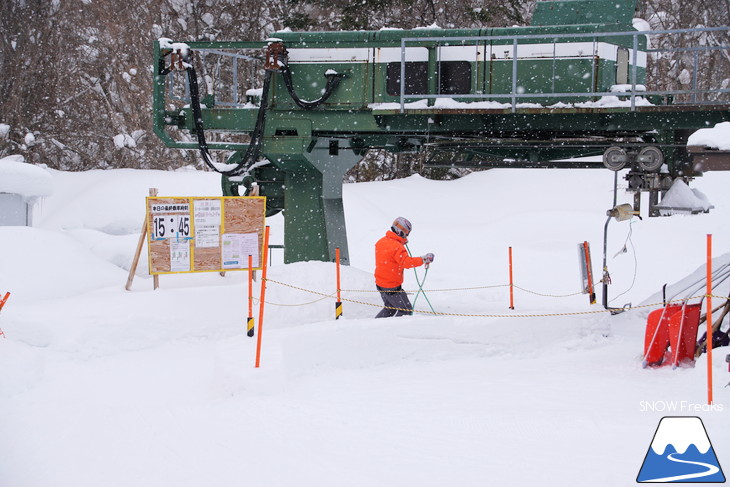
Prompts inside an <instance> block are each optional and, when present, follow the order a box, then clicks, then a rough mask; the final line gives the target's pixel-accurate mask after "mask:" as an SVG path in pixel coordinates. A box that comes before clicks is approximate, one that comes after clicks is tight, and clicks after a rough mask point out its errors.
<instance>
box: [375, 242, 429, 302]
mask: <svg viewBox="0 0 730 487" xmlns="http://www.w3.org/2000/svg"><path fill="white" fill-rule="evenodd" d="M406 242H408V240H407V239H405V238H403V237H399V236H398V235H396V234H395V233H393V232H391V231H390V230H389V231H388V232H386V234H385V237H383V238H381V239H380V240H378V242H377V243H376V244H375V284H376V285H378V286H380V287H385V288H394V287H398V286H400V285H401V284H403V269H410V268H412V267H418V266H420V265H422V264H423V259H421V258H420V257H410V256H409V255H408V251H406V248H405V244H406Z"/></svg>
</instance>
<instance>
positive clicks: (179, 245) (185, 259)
mask: <svg viewBox="0 0 730 487" xmlns="http://www.w3.org/2000/svg"><path fill="white" fill-rule="evenodd" d="M170 272H190V241H189V240H176V239H170Z"/></svg>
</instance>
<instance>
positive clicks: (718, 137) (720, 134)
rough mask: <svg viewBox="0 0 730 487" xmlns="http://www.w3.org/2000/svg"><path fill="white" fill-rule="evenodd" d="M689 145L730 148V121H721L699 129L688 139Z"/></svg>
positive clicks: (720, 148)
mask: <svg viewBox="0 0 730 487" xmlns="http://www.w3.org/2000/svg"><path fill="white" fill-rule="evenodd" d="M687 145H700V146H704V147H712V148H713V149H719V150H730V122H721V123H718V124H717V125H715V126H714V127H712V128H708V129H699V130H698V131H697V132H694V133H693V134H692V135H690V136H689V139H687Z"/></svg>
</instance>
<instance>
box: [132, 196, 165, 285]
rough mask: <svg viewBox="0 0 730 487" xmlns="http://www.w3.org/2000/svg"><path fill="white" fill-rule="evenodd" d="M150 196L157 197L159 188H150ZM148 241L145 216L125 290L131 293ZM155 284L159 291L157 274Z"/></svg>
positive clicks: (154, 278)
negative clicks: (140, 257)
mask: <svg viewBox="0 0 730 487" xmlns="http://www.w3.org/2000/svg"><path fill="white" fill-rule="evenodd" d="M150 196H152V197H154V196H157V188H150ZM146 239H147V217H146V216H145V219H144V223H143V224H142V232H141V233H140V235H139V242H137V250H136V251H135V252H134V258H133V259H132V266H131V267H130V268H129V277H127V285H126V286H124V289H126V290H127V291H129V290H130V289H132V281H134V274H135V272H137V264H139V256H140V255H142V247H143V246H144V241H145V240H146ZM152 279H153V282H154V288H155V289H157V288H158V287H159V285H160V280H159V276H158V275H157V274H155V275H154V276H152Z"/></svg>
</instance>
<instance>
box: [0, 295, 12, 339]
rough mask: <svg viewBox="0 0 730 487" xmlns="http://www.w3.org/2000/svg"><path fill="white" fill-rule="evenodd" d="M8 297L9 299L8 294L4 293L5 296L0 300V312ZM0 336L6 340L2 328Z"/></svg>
mask: <svg viewBox="0 0 730 487" xmlns="http://www.w3.org/2000/svg"><path fill="white" fill-rule="evenodd" d="M9 297H10V293H9V292H7V293H5V296H4V297H3V299H2V300H0V311H2V309H3V306H5V302H6V301H7V300H8V298H9ZM0 336H1V337H3V338H7V337H6V336H5V332H4V331H3V330H2V328H0Z"/></svg>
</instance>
